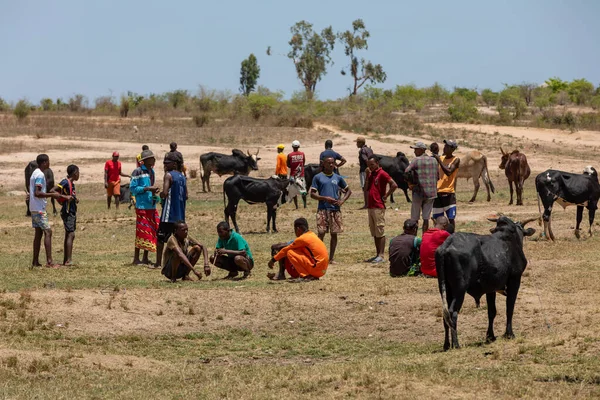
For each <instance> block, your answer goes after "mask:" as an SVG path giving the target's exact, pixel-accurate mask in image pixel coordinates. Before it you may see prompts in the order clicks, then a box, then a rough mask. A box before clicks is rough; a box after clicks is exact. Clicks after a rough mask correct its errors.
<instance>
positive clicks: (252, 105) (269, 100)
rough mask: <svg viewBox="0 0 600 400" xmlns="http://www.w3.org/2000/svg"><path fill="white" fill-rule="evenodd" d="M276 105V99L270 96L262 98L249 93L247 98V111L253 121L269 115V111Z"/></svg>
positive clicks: (259, 95)
mask: <svg viewBox="0 0 600 400" xmlns="http://www.w3.org/2000/svg"><path fill="white" fill-rule="evenodd" d="M276 105H277V99H275V98H273V97H271V96H264V95H261V94H258V93H251V94H250V95H249V96H248V104H247V107H248V111H249V113H250V115H251V116H252V118H254V119H255V120H259V119H260V118H261V117H265V116H267V115H269V114H271V110H272V109H273V107H275V106H276Z"/></svg>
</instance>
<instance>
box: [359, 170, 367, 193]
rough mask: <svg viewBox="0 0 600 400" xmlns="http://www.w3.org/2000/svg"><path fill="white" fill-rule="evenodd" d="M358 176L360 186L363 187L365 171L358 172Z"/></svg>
mask: <svg viewBox="0 0 600 400" xmlns="http://www.w3.org/2000/svg"><path fill="white" fill-rule="evenodd" d="M359 177H360V187H361V188H363V189H364V187H365V182H366V181H367V172H366V171H363V172H359Z"/></svg>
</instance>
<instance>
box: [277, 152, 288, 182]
mask: <svg viewBox="0 0 600 400" xmlns="http://www.w3.org/2000/svg"><path fill="white" fill-rule="evenodd" d="M283 149H285V146H284V145H282V144H280V145H278V146H277V164H276V166H275V175H277V176H278V177H280V178H282V179H285V178H287V173H288V169H287V156H286V155H285V153H284V152H283Z"/></svg>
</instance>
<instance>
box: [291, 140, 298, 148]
mask: <svg viewBox="0 0 600 400" xmlns="http://www.w3.org/2000/svg"><path fill="white" fill-rule="evenodd" d="M292 147H300V142H299V141H297V140H294V141H293V142H292Z"/></svg>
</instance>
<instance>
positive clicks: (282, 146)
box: [277, 143, 300, 150]
mask: <svg viewBox="0 0 600 400" xmlns="http://www.w3.org/2000/svg"><path fill="white" fill-rule="evenodd" d="M298 145H300V143H298ZM277 148H278V149H281V150H283V149H285V146H284V145H282V144H278V145H277Z"/></svg>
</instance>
